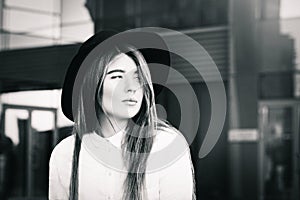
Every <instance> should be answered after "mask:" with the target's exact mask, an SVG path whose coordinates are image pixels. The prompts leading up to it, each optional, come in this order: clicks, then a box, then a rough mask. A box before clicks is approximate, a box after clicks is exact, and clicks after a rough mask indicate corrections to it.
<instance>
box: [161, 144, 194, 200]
mask: <svg viewBox="0 0 300 200" xmlns="http://www.w3.org/2000/svg"><path fill="white" fill-rule="evenodd" d="M160 173H161V175H160V180H159V185H160V186H159V188H160V189H159V195H160V199H164V200H195V199H196V196H195V180H194V167H193V164H192V161H191V155H190V151H189V148H188V149H187V150H186V151H185V153H184V154H183V156H182V157H181V158H179V159H178V160H177V161H176V162H175V163H174V164H172V165H171V166H169V167H167V168H165V169H164V170H162V171H161V172H160Z"/></svg>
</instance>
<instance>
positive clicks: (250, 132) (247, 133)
mask: <svg viewBox="0 0 300 200" xmlns="http://www.w3.org/2000/svg"><path fill="white" fill-rule="evenodd" d="M228 141H229V142H256V141H258V131H257V129H231V130H229V134H228Z"/></svg>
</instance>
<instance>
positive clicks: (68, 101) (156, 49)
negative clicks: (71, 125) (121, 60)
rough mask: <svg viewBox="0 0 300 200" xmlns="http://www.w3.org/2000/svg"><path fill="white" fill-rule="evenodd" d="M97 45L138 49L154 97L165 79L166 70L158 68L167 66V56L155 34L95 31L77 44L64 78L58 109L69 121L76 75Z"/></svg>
mask: <svg viewBox="0 0 300 200" xmlns="http://www.w3.org/2000/svg"><path fill="white" fill-rule="evenodd" d="M101 43H102V44H103V43H110V45H111V46H113V45H114V44H115V45H119V44H127V45H131V46H134V47H135V48H136V49H138V50H139V51H140V52H141V53H142V54H143V56H144V58H145V60H146V62H147V63H148V66H149V69H150V73H151V78H152V82H153V88H154V93H155V97H157V96H158V95H159V93H160V92H161V90H162V89H163V83H165V82H166V80H167V78H168V73H169V70H168V67H161V65H164V66H170V53H169V51H168V50H167V46H166V43H165V42H164V40H163V39H162V37H161V36H160V35H158V34H157V33H154V32H143V31H126V32H122V33H117V32H115V31H101V32H98V33H96V34H95V35H93V36H92V37H90V38H89V39H88V40H87V41H85V42H84V43H83V44H82V45H81V47H80V48H79V50H78V52H77V54H76V55H75V56H74V58H73V60H72V61H71V64H70V65H69V67H68V70H67V72H66V75H65V80H64V84H63V88H62V95H61V107H62V111H63V113H64V115H65V116H66V117H67V118H68V119H70V120H71V121H74V119H73V112H72V97H73V87H74V83H75V79H76V76H77V73H78V71H79V69H80V67H81V65H82V63H83V61H84V60H85V59H86V57H87V56H88V55H89V54H90V53H91V51H93V50H94V49H95V48H96V47H97V46H98V45H100V44H101ZM99 56H101V55H99ZM157 83H159V84H157Z"/></svg>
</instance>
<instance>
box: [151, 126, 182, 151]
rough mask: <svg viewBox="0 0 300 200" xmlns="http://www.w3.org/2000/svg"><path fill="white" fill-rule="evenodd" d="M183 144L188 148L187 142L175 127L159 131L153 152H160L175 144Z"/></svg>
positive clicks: (155, 138)
mask: <svg viewBox="0 0 300 200" xmlns="http://www.w3.org/2000/svg"><path fill="white" fill-rule="evenodd" d="M178 141H180V143H182V144H183V145H184V146H186V145H187V146H188V144H187V141H186V139H185V137H184V136H183V134H182V133H181V132H180V131H179V130H177V129H176V128H173V127H168V128H164V129H158V130H157V131H156V135H155V137H154V143H153V151H159V150H162V149H164V148H165V147H167V146H169V145H170V144H172V143H173V142H178Z"/></svg>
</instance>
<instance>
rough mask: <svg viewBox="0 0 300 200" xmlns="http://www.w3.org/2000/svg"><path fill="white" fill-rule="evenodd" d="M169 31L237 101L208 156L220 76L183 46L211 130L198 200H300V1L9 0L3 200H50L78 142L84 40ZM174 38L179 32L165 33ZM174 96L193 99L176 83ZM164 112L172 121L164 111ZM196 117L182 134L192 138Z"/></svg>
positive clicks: (1, 65) (2, 77)
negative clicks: (51, 173) (64, 155)
mask: <svg viewBox="0 0 300 200" xmlns="http://www.w3.org/2000/svg"><path fill="white" fill-rule="evenodd" d="M145 26H151V27H163V28H169V29H173V30H177V31H180V32H183V33H185V34H186V35H188V36H190V37H191V38H193V39H194V40H196V41H198V42H199V43H200V44H201V45H202V46H203V47H204V48H205V50H206V51H207V52H208V53H209V54H210V56H211V57H212V59H213V60H214V62H215V64H216V65H217V67H218V69H219V72H220V74H221V76H222V79H223V83H224V85H225V89H226V94H227V105H228V109H227V114H226V121H225V125H224V128H223V131H222V134H221V137H220V138H219V140H218V142H217V144H216V146H215V147H214V148H213V150H212V151H211V152H210V154H208V155H207V156H206V157H205V158H202V159H200V158H199V157H198V152H199V149H200V147H201V145H202V142H203V138H204V137H205V134H206V131H207V128H208V125H209V122H210V117H211V107H210V106H211V99H210V96H209V92H208V88H207V84H206V83H205V82H204V80H203V78H202V77H203V76H205V77H207V81H209V82H210V83H211V84H214V83H217V81H218V79H217V76H218V73H215V71H214V70H212V67H211V66H210V65H209V64H207V63H208V60H207V59H205V58H201V57H199V56H198V55H197V52H195V51H194V50H193V49H191V48H189V46H188V45H186V44H184V42H182V41H174V43H176V45H178V47H180V48H184V50H185V51H186V52H187V54H189V55H190V56H191V57H193V59H194V60H195V62H197V64H198V66H200V68H201V69H203V72H204V74H197V73H195V71H193V69H192V67H190V63H188V62H187V61H186V60H184V59H183V58H180V57H176V56H174V58H173V59H172V67H174V68H175V69H176V70H178V71H179V72H180V73H181V74H183V75H184V76H185V77H186V79H187V80H188V81H189V83H190V85H191V86H192V88H193V90H194V91H195V93H196V96H197V98H198V101H199V106H200V112H201V120H200V127H199V130H198V133H197V136H196V138H195V139H194V140H193V141H192V144H191V146H190V147H191V152H192V158H193V163H194V166H195V176H196V189H197V198H198V199H202V200H219V199H222V200H224V199H230V200H240V199H241V200H244V199H246V200H248V199H249V200H253V199H259V200H268V199H269V200H275V199H284V200H298V199H299V187H300V186H299V182H300V175H299V173H300V155H299V142H300V138H299V117H300V99H299V98H300V71H299V70H300V28H299V27H300V2H299V1H297V0H247V1H245V0H164V1H161V0H147V1H142V0H123V1H121V0H99V1H97V0H27V1H17V0H1V1H0V70H1V71H0V105H1V118H0V119H1V123H0V124H1V129H0V131H1V132H0V133H1V134H0V139H1V140H0V195H1V196H0V199H47V195H48V161H49V157H50V154H51V151H52V149H53V147H54V146H55V144H57V142H59V141H60V140H62V139H63V138H64V137H66V136H68V135H69V134H70V130H71V129H72V127H71V126H72V123H71V122H70V121H68V120H67V119H66V118H65V117H64V116H63V114H62V112H61V108H60V93H61V90H60V89H61V87H62V83H63V80H64V74H65V72H66V69H67V67H68V65H69V63H70V61H71V59H72V58H73V56H74V55H75V53H76V51H77V50H78V48H79V46H80V44H81V42H83V41H85V40H86V39H87V38H89V37H90V36H91V35H93V33H94V32H97V31H100V30H103V29H115V30H118V31H124V30H128V29H132V28H138V27H145ZM162 34H164V36H165V37H169V38H170V40H171V39H172V36H174V33H168V32H166V33H162ZM172 82H173V85H174V87H176V88H177V89H178V91H180V92H181V93H182V95H187V96H188V95H189V94H188V93H187V90H186V88H187V87H188V86H187V85H185V84H184V83H181V82H180V80H179V79H177V78H176V77H174V78H173V79H172ZM157 103H158V104H160V105H161V106H160V107H159V108H164V109H165V112H166V113H164V114H165V115H166V117H167V119H168V120H169V121H170V122H171V123H172V124H173V125H174V126H177V127H178V125H179V124H180V118H178V113H179V110H180V109H179V107H180V105H178V102H177V101H176V99H175V97H174V95H173V94H172V92H171V91H169V90H167V89H166V90H165V91H164V92H163V93H162V94H161V95H160V96H159V97H158V102H157ZM195 103H196V102H193V101H190V102H186V104H187V105H188V106H186V105H185V108H187V110H188V112H190V113H193V111H194V107H195ZM164 109H162V111H161V113H163V112H164ZM193 119H194V118H193V117H192V116H191V118H190V124H188V125H186V126H184V127H183V128H182V130H181V131H182V132H183V134H184V135H185V136H186V138H187V140H189V132H190V127H192V126H193V125H194V124H196V123H199V122H198V121H193Z"/></svg>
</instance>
